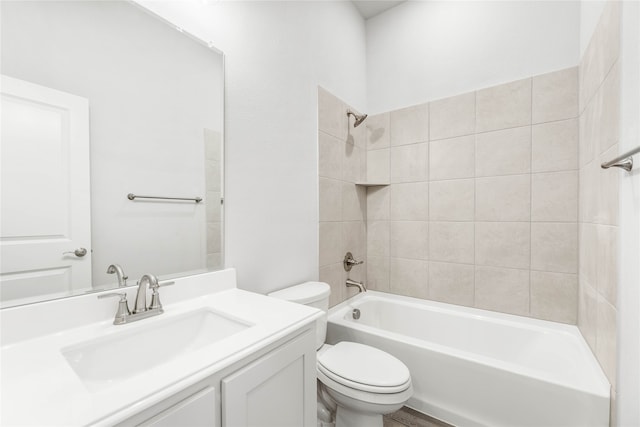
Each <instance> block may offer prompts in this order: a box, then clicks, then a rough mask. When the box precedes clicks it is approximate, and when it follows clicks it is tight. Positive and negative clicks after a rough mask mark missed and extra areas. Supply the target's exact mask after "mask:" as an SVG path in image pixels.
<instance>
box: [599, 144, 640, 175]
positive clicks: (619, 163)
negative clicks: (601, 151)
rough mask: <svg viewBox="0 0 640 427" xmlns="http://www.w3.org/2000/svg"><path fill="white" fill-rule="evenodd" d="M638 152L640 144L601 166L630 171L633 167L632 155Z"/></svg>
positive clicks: (639, 151)
mask: <svg viewBox="0 0 640 427" xmlns="http://www.w3.org/2000/svg"><path fill="white" fill-rule="evenodd" d="M638 153H640V146H639V147H636V148H634V149H633V150H629V151H627V152H626V153H622V154H620V155H619V156H618V157H616V158H615V159H612V160H609V161H608V162H604V163H603V164H601V165H600V167H601V168H602V169H609V168H621V169H624V170H626V171H627V172H629V171H631V169H633V157H631V156H633V155H634V154H638Z"/></svg>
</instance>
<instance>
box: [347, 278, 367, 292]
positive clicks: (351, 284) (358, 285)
mask: <svg viewBox="0 0 640 427" xmlns="http://www.w3.org/2000/svg"><path fill="white" fill-rule="evenodd" d="M346 285H347V287H354V288H358V292H367V288H366V287H365V286H364V283H362V282H356V281H355V280H351V279H347V283H346Z"/></svg>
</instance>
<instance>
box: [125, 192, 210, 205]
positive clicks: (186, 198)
mask: <svg viewBox="0 0 640 427" xmlns="http://www.w3.org/2000/svg"><path fill="white" fill-rule="evenodd" d="M127 199H129V200H135V199H156V200H186V201H190V202H196V203H200V202H201V201H202V197H162V196H139V195H136V194H133V193H129V194H127Z"/></svg>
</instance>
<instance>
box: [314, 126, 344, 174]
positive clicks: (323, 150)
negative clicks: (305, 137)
mask: <svg viewBox="0 0 640 427" xmlns="http://www.w3.org/2000/svg"><path fill="white" fill-rule="evenodd" d="M342 144H343V143H341V142H340V141H338V139H336V138H335V137H333V136H331V135H329V134H327V133H324V132H318V173H319V175H320V176H321V177H325V178H333V179H342V152H343V147H342Z"/></svg>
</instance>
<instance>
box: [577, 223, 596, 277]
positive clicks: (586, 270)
mask: <svg viewBox="0 0 640 427" xmlns="http://www.w3.org/2000/svg"><path fill="white" fill-rule="evenodd" d="M578 232H579V242H580V245H579V251H578V252H579V253H578V256H579V269H578V274H579V275H580V281H581V282H582V283H586V284H588V285H589V286H592V287H593V288H594V289H595V288H596V287H597V283H598V281H597V280H598V258H597V257H598V249H597V247H598V226H597V225H595V224H584V223H581V224H579V226H578Z"/></svg>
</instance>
